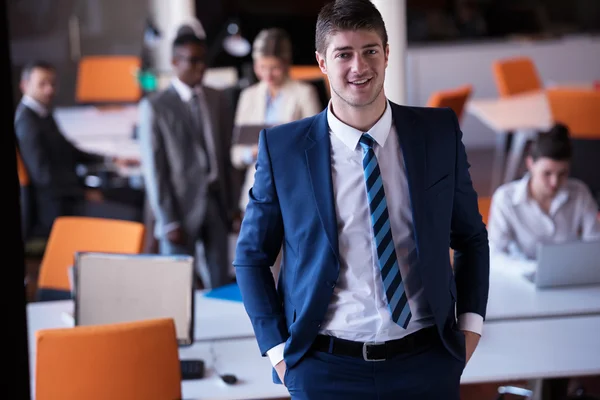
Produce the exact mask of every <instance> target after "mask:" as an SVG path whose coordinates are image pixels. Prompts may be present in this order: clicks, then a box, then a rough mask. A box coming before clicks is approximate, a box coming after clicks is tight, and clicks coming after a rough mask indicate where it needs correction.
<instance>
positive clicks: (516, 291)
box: [486, 269, 600, 321]
mask: <svg viewBox="0 0 600 400" xmlns="http://www.w3.org/2000/svg"><path fill="white" fill-rule="evenodd" d="M586 314H598V315H600V285H597V286H572V287H562V288H554V289H544V290H540V289H536V288H535V286H534V284H533V283H532V282H530V281H528V280H527V279H526V278H524V277H522V276H518V275H515V274H511V273H509V272H502V271H498V270H494V269H492V271H491V274H490V293H489V300H488V307H487V316H486V317H487V318H486V319H487V321H497V320H507V319H529V318H544V317H559V316H572V315H586Z"/></svg>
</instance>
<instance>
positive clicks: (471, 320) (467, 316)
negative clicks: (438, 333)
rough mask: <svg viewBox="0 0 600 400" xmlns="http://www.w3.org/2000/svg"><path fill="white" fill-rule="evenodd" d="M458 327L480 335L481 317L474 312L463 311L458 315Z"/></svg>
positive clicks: (481, 327)
mask: <svg viewBox="0 0 600 400" xmlns="http://www.w3.org/2000/svg"><path fill="white" fill-rule="evenodd" d="M458 329H460V330H461V331H469V332H473V333H476V334H478V335H479V336H481V332H482V331H483V317H482V316H481V315H479V314H476V313H470V312H469V313H464V314H461V315H459V316H458Z"/></svg>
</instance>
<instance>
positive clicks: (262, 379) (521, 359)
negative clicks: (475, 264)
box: [180, 316, 600, 400]
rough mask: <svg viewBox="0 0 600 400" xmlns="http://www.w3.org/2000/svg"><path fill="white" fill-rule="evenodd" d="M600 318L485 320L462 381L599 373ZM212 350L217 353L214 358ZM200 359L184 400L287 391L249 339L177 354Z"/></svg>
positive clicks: (277, 395) (230, 399) (253, 396)
mask: <svg viewBox="0 0 600 400" xmlns="http://www.w3.org/2000/svg"><path fill="white" fill-rule="evenodd" d="M598 331H600V316H586V317H573V318H556V319H544V320H529V321H509V322H493V323H486V325H485V326H484V336H483V337H482V339H481V342H480V344H479V347H478V349H477V351H476V352H475V354H474V355H473V357H472V358H471V361H470V362H469V364H468V365H467V367H466V368H465V370H464V372H463V376H462V379H461V383H462V384H473V383H483V382H488V383H489V382H505V381H515V380H523V379H538V378H558V377H575V376H585V375H597V374H600V357H598V354H600V335H599V334H598ZM211 346H212V353H213V354H216V357H215V358H214V359H213V358H212V357H211ZM180 354H181V357H182V358H202V359H204V360H205V362H206V363H207V367H208V369H209V374H208V375H207V377H206V378H205V379H202V380H198V381H189V382H184V383H183V386H182V389H183V396H184V398H185V399H197V400H234V399H267V398H280V397H285V396H286V395H287V391H286V390H285V389H284V388H283V387H282V386H281V385H275V384H273V383H272V381H271V369H272V368H271V364H270V362H269V359H268V358H266V357H260V354H259V350H258V346H257V344H256V342H255V340H254V339H237V340H231V341H221V342H215V343H213V344H211V343H202V344H198V345H195V346H192V347H190V348H189V349H185V350H182V351H181V352H180ZM214 365H216V367H217V370H218V371H219V373H221V374H224V373H233V374H235V375H236V376H237V377H238V378H239V379H241V382H240V383H239V384H237V385H235V386H230V387H227V386H225V385H224V384H222V383H221V382H220V380H219V378H218V376H217V375H215V372H214V370H213V369H212V368H213V366H214Z"/></svg>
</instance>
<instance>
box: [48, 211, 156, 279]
mask: <svg viewBox="0 0 600 400" xmlns="http://www.w3.org/2000/svg"><path fill="white" fill-rule="evenodd" d="M144 229H145V228H144V224H142V223H139V222H132V221H121V220H112V219H104V218H89V217H59V218H56V219H55V220H54V224H53V225H52V231H51V232H50V237H49V238H48V243H47V245H46V251H45V252H44V257H43V259H42V263H41V265H40V272H39V278H38V288H46V289H54V290H64V291H70V290H71V286H70V284H69V273H68V271H69V267H71V266H72V265H73V262H74V260H75V253H76V252H80V251H94V252H104V253H122V254H140V253H141V252H142V248H143V242H144Z"/></svg>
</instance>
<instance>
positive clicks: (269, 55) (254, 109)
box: [231, 28, 322, 212]
mask: <svg viewBox="0 0 600 400" xmlns="http://www.w3.org/2000/svg"><path fill="white" fill-rule="evenodd" d="M252 58H253V61H254V73H255V74H256V76H257V78H258V79H259V82H258V83H256V84H254V85H252V86H249V87H247V88H246V89H244V90H243V91H242V93H241V94H240V99H239V101H238V106H237V110H236V115H235V124H236V125H260V124H267V125H278V124H282V123H286V122H291V121H295V120H299V119H302V118H306V117H311V116H313V115H315V114H317V113H319V112H320V111H321V108H322V105H321V103H320V100H319V97H318V95H317V91H316V90H315V88H314V87H313V86H312V85H311V84H309V83H305V82H301V81H296V80H293V79H290V78H289V75H288V70H289V67H290V64H291V62H292V44H291V41H290V39H289V37H288V35H287V33H286V32H285V31H283V30H282V29H278V28H271V29H265V30H263V31H261V32H260V33H259V34H258V36H257V37H256V39H255V41H254V44H253V48H252ZM256 153H257V146H256V145H254V146H248V145H234V146H233V147H232V149H231V161H232V163H233V165H234V166H235V167H236V168H238V169H246V177H245V181H244V185H243V188H242V192H241V195H240V210H241V211H242V212H243V211H244V210H245V209H246V204H247V203H248V191H249V190H250V188H251V187H252V185H253V184H254V163H255V162H256Z"/></svg>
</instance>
